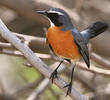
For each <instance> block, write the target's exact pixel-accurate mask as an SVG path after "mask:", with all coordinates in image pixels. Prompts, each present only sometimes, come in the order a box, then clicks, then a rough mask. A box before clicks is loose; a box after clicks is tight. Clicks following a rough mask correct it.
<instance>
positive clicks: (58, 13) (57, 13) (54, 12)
mask: <svg viewBox="0 0 110 100" xmlns="http://www.w3.org/2000/svg"><path fill="white" fill-rule="evenodd" d="M49 12H50V13H57V14H59V15H64V14H63V13H61V12H58V11H49Z"/></svg>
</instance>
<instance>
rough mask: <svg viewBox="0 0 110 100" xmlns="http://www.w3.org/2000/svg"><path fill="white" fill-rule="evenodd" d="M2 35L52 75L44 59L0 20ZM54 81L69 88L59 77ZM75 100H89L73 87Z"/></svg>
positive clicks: (42, 70) (36, 65)
mask: <svg viewBox="0 0 110 100" xmlns="http://www.w3.org/2000/svg"><path fill="white" fill-rule="evenodd" d="M0 35H1V36H2V37H3V38H5V39H6V40H7V41H9V42H10V43H11V44H13V45H14V46H15V47H16V48H17V49H18V50H19V51H21V52H22V53H23V55H24V56H25V57H26V58H27V60H28V61H29V62H30V63H31V64H32V65H33V66H34V67H35V68H36V69H37V70H39V71H40V72H41V73H42V74H43V75H44V76H46V77H48V78H49V77H50V75H51V73H52V70H51V69H50V68H49V67H47V65H46V64H45V63H43V61H41V60H40V59H39V58H38V57H37V56H36V55H35V54H34V53H33V52H32V51H31V49H29V47H28V46H27V45H25V44H24V43H22V42H21V40H19V39H18V38H17V37H16V36H15V35H14V34H12V33H11V31H9V29H8V28H7V27H6V26H5V24H4V23H3V22H2V20H0ZM54 83H55V84H56V85H57V86H58V87H60V88H61V89H62V90H64V91H65V92H66V91H67V89H64V88H63V87H64V86H65V85H66V82H65V81H64V80H63V79H62V78H60V77H58V79H55V80H54ZM69 95H70V96H71V97H72V98H74V99H75V100H88V99H87V98H86V97H85V96H83V95H82V94H81V93H79V92H78V91H77V90H76V89H74V88H72V91H71V93H70V94H69Z"/></svg>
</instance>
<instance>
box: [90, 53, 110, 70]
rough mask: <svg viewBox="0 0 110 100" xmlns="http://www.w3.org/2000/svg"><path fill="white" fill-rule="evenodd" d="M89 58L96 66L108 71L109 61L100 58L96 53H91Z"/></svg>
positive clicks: (109, 67)
mask: <svg viewBox="0 0 110 100" xmlns="http://www.w3.org/2000/svg"><path fill="white" fill-rule="evenodd" d="M90 56H91V59H92V60H93V61H95V62H96V63H97V64H99V65H101V66H102V67H105V68H107V69H110V61H108V60H106V59H104V58H102V57H101V56H99V55H98V54H96V53H91V54H90Z"/></svg>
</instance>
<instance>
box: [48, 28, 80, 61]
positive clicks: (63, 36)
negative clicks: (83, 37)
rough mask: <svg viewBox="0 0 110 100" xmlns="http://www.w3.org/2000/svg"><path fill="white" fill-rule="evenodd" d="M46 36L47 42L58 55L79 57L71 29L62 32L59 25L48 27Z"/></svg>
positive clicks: (71, 57) (70, 57)
mask: <svg viewBox="0 0 110 100" xmlns="http://www.w3.org/2000/svg"><path fill="white" fill-rule="evenodd" d="M47 38H48V43H49V44H50V45H51V46H52V48H53V50H54V52H55V53H56V54H57V55H58V56H61V57H65V58H69V59H73V60H76V59H79V58H80V53H79V50H78V48H77V46H76V44H75V42H74V37H73V35H72V32H71V31H66V32H64V31H62V30H61V27H50V28H49V29H48V33H47Z"/></svg>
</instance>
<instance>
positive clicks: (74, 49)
mask: <svg viewBox="0 0 110 100" xmlns="http://www.w3.org/2000/svg"><path fill="white" fill-rule="evenodd" d="M37 13H39V14H43V15H45V16H47V18H48V20H49V22H50V27H49V28H48V31H47V33H46V40H47V43H48V45H49V47H50V49H51V50H52V51H53V52H54V53H55V55H56V56H58V57H60V58H61V59H62V60H61V62H60V63H59V65H58V66H57V67H56V69H55V70H54V71H53V72H52V73H51V76H50V78H51V80H52V83H53V80H54V79H55V78H57V77H58V75H57V73H58V72H57V70H58V68H59V66H60V65H61V64H62V63H63V61H64V60H66V61H68V62H70V63H71V62H72V72H71V80H70V82H69V83H68V84H67V85H65V86H64V88H67V93H66V96H67V95H68V94H70V93H71V89H72V80H73V73H74V68H75V66H76V62H78V61H79V60H80V59H81V58H83V60H84V61H85V63H86V65H87V67H88V68H89V67H90V58H89V52H88V46H87V44H88V43H89V40H90V39H92V38H94V37H96V36H97V35H99V34H101V33H103V32H104V31H106V30H107V29H108V24H107V23H105V22H102V21H96V22H94V23H92V24H91V25H90V26H88V27H87V28H86V29H84V30H83V31H82V32H79V31H78V30H77V28H75V27H74V25H73V24H72V21H71V19H70V17H69V15H68V14H67V12H65V11H64V10H63V9H61V8H49V9H47V10H42V11H37Z"/></svg>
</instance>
